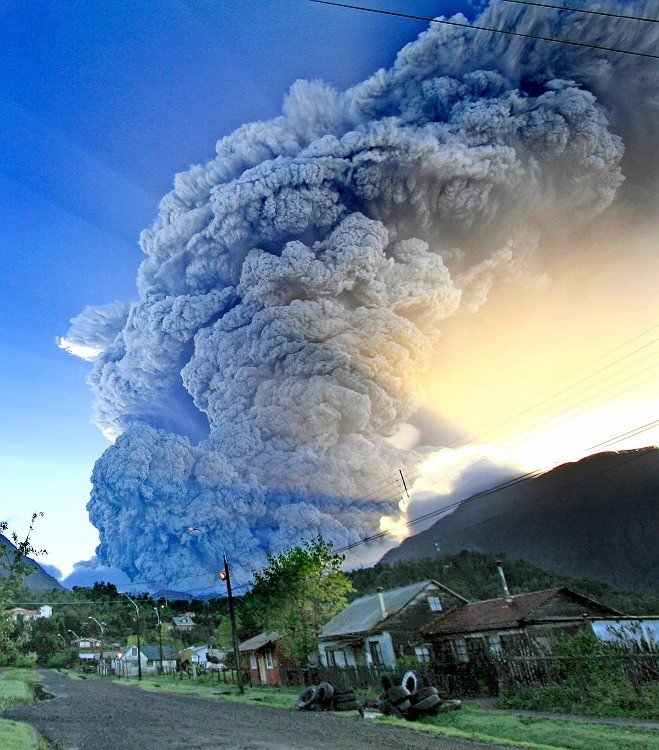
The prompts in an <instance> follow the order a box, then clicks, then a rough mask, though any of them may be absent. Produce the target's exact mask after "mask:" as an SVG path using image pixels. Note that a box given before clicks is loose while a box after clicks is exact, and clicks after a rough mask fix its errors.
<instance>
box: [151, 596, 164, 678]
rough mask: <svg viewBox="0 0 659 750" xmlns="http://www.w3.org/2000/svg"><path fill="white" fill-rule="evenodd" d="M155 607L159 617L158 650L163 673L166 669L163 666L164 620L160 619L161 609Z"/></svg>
mask: <svg viewBox="0 0 659 750" xmlns="http://www.w3.org/2000/svg"><path fill="white" fill-rule="evenodd" d="M153 609H154V611H155V613H156V617H157V618H158V650H159V652H160V653H159V656H160V674H162V673H163V671H164V670H163V668H162V621H161V619H160V610H159V609H158V607H154V608H153Z"/></svg>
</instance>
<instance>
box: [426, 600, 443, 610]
mask: <svg viewBox="0 0 659 750" xmlns="http://www.w3.org/2000/svg"><path fill="white" fill-rule="evenodd" d="M428 606H429V607H430V610H431V611H432V612H441V611H442V600H441V599H440V598H439V597H438V596H429V597H428Z"/></svg>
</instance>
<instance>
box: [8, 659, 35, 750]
mask: <svg viewBox="0 0 659 750" xmlns="http://www.w3.org/2000/svg"><path fill="white" fill-rule="evenodd" d="M40 681H41V675H40V674H39V673H38V672H36V671H35V670H34V669H3V670H2V671H1V672H0V709H3V708H5V707H7V706H13V705H18V704H21V703H31V702H32V701H33V700H34V696H33V694H32V690H31V688H30V683H32V682H40ZM0 747H1V748H3V750H40V748H45V747H46V745H45V742H44V740H43V738H42V737H40V736H39V734H38V733H37V732H36V731H35V730H34V729H33V728H32V727H31V726H30V725H29V724H21V723H19V722H17V721H10V720H9V719H0Z"/></svg>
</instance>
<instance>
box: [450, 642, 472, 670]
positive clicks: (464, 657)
mask: <svg viewBox="0 0 659 750" xmlns="http://www.w3.org/2000/svg"><path fill="white" fill-rule="evenodd" d="M452 645H453V653H454V654H455V658H456V659H457V660H458V661H459V662H462V663H463V664H465V663H466V662H468V661H469V654H468V653H467V642H466V641H465V639H464V638H454V639H453V641H452Z"/></svg>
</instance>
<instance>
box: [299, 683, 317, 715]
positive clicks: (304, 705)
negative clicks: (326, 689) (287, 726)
mask: <svg viewBox="0 0 659 750" xmlns="http://www.w3.org/2000/svg"><path fill="white" fill-rule="evenodd" d="M317 700H318V688H317V687H316V686H315V685H309V687H307V688H305V689H304V690H303V691H302V692H301V693H300V697H299V698H298V699H297V707H298V708H299V709H300V710H301V711H309V710H311V708H312V707H313V706H314V704H315V703H316V701H317Z"/></svg>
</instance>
